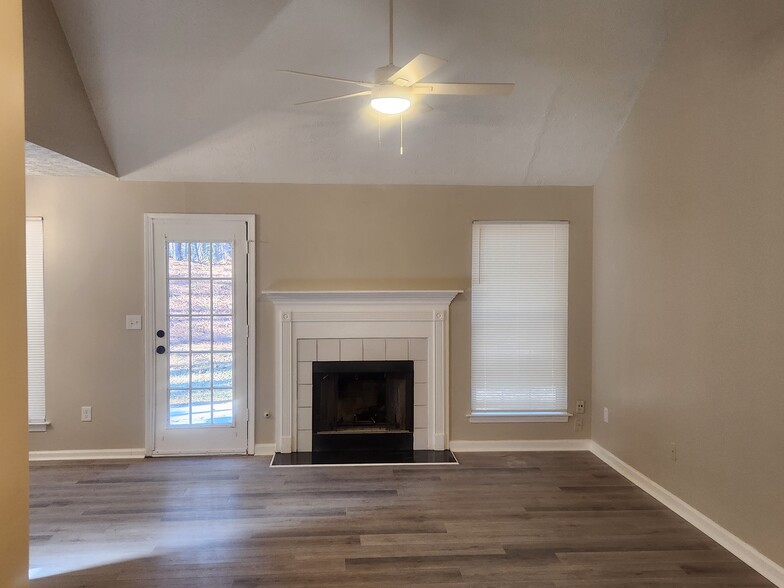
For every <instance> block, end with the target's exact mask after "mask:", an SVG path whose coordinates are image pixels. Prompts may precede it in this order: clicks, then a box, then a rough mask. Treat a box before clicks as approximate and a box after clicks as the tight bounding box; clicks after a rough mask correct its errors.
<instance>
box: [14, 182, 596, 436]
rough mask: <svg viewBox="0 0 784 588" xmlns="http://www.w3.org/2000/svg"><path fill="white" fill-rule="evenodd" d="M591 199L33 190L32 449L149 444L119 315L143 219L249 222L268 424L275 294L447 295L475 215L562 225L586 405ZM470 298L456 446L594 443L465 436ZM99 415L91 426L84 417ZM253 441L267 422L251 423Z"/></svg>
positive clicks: (575, 381) (458, 352) (439, 191)
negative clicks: (42, 307)
mask: <svg viewBox="0 0 784 588" xmlns="http://www.w3.org/2000/svg"><path fill="white" fill-rule="evenodd" d="M591 195H592V190H591V189H590V188H482V187H442V186H417V187H411V186H409V187H406V186H396V187H383V186H296V185H249V184H178V183H141V182H118V181H116V180H111V179H98V178H82V179H77V178H70V179H68V178H45V177H34V178H28V212H29V214H33V215H41V216H43V217H44V227H45V229H44V230H45V243H46V252H45V255H46V259H45V267H46V270H45V276H46V278H45V279H46V283H45V286H46V321H47V323H46V328H47V333H46V335H47V338H46V354H47V355H46V358H47V413H48V415H49V417H50V418H51V421H52V427H51V429H50V430H49V431H48V432H47V433H34V434H31V436H30V442H31V448H32V449H33V450H45V449H47V450H56V449H97V448H123V447H143V446H144V412H143V409H144V392H143V385H144V380H143V375H144V365H143V364H144V359H143V343H142V335H141V332H139V331H126V330H125V329H124V316H125V315H126V314H135V313H142V312H143V304H144V298H143V292H144V290H143V280H144V276H143V242H142V235H143V213H144V212H226V213H255V214H257V215H258V217H257V219H258V221H257V225H258V226H257V239H258V241H259V244H258V257H257V259H258V268H257V275H258V283H257V294H258V298H259V305H258V325H257V326H258V339H257V340H258V359H257V370H258V372H257V374H258V392H257V414H258V415H261V414H262V413H263V412H264V411H270V412H273V414H274V382H275V380H274V372H273V370H274V349H273V330H274V322H273V318H274V317H273V308H272V305H271V304H270V303H269V302H268V301H267V300H266V299H265V297H263V296H262V295H261V294H260V292H261V290H264V289H269V288H292V289H295V288H305V289H306V288H342V289H351V288H358V289H372V288H378V289H383V288H431V289H433V288H457V289H465V290H467V289H468V288H469V286H470V274H471V221H472V220H474V219H567V220H570V221H572V225H571V254H570V255H571V257H570V278H571V279H570V309H569V310H570V324H569V328H570V348H569V356H570V358H569V361H570V364H569V383H570V391H571V399H570V401H571V402H572V405H573V403H574V400H575V399H577V398H583V399H585V400H586V401H590V392H591V391H590V380H591V375H590V369H591V353H590V348H591V333H590V329H591V242H592V234H591V215H592V203H591ZM469 310H470V299H469V295H468V294H465V295H461V296H459V297H458V298H457V299H456V300H455V302H454V303H453V307H452V317H451V319H452V320H451V328H452V331H451V350H452V363H451V388H452V390H451V427H452V438H453V439H546V438H555V439H562V438H570V437H589V436H590V423H589V422H586V423H585V427H584V429H583V431H582V432H580V433H575V432H574V431H573V425H572V424H571V423H568V424H561V423H544V424H527V423H523V424H520V423H515V424H469V423H468V421H467V419H466V417H465V414H466V413H467V412H468V411H469V407H470V372H469V360H470V340H469V337H470V330H469V326H470V325H469V321H470V313H469ZM82 405H91V406H92V407H93V422H92V423H82V422H80V421H79V407H80V406H82ZM256 429H257V442H258V443H265V442H272V441H273V439H274V433H273V429H274V423H273V422H272V420H263V419H260V418H259V419H257V427H256Z"/></svg>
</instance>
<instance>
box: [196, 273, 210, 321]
mask: <svg viewBox="0 0 784 588" xmlns="http://www.w3.org/2000/svg"><path fill="white" fill-rule="evenodd" d="M210 281H211V280H191V314H210V302H211V300H210V298H211V297H210Z"/></svg>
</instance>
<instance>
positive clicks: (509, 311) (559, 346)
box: [471, 222, 569, 417]
mask: <svg viewBox="0 0 784 588" xmlns="http://www.w3.org/2000/svg"><path fill="white" fill-rule="evenodd" d="M472 259H473V261H472V291H471V409H472V416H474V415H477V416H481V415H485V416H494V415H497V416H502V415H514V414H530V415H541V416H559V415H563V416H564V417H565V416H566V408H567V395H566V390H567V386H566V374H567V318H568V275H569V223H568V222H475V223H474V226H473V258H472Z"/></svg>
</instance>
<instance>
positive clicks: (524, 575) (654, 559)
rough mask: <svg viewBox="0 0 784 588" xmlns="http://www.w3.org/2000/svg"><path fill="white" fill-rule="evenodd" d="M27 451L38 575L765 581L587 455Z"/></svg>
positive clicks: (231, 587)
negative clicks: (60, 457)
mask: <svg viewBox="0 0 784 588" xmlns="http://www.w3.org/2000/svg"><path fill="white" fill-rule="evenodd" d="M457 457H458V459H459V460H460V465H451V466H381V467H331V468H319V467H313V468H270V467H269V465H268V464H269V458H260V457H259V458H249V457H248V458H243V457H211V458H168V459H163V458H160V459H146V460H134V461H111V462H54V463H47V464H43V463H35V464H32V465H31V488H30V502H31V515H30V516H31V521H30V522H31V536H30V541H31V564H30V565H31V568H32V574H33V576H34V577H35V576H40V578H39V579H36V580H34V581H33V582H32V586H33V587H34V588H38V587H40V588H43V587H57V588H69V587H76V586H85V587H93V586H109V587H112V588H124V587H130V586H144V587H147V588H154V587H166V588H185V587H188V588H200V587H210V588H213V587H215V588H250V587H255V586H373V587H375V586H403V585H414V584H416V585H428V586H435V585H438V586H465V585H471V586H499V587H500V586H528V587H541V588H545V587H546V588H556V587H570V588H580V587H585V588H587V587H602V588H604V587H619V586H634V587H646V586H668V587H674V586H702V587H712V588H721V587H738V586H744V587H745V586H748V587H751V586H772V584H770V583H769V582H767V581H766V580H765V579H764V578H762V577H761V576H760V575H758V574H757V573H756V572H754V571H753V570H752V569H751V568H749V567H748V566H747V565H745V564H744V563H742V562H741V561H740V560H738V559H737V558H736V557H734V556H733V555H731V554H730V553H729V552H727V551H726V550H724V549H723V548H721V547H720V546H719V545H718V544H716V543H715V542H714V541H712V540H711V539H709V538H708V537H706V536H705V535H703V534H702V533H701V532H699V531H698V530H696V529H695V528H694V527H692V526H691V525H689V524H688V523H686V522H685V521H684V520H682V519H681V518H680V517H678V516H677V515H675V514H674V513H672V512H670V511H669V510H667V509H666V508H664V507H663V506H662V505H661V504H659V503H658V502H657V501H655V500H654V499H653V498H651V497H650V496H648V495H647V494H645V493H644V492H643V491H642V490H640V489H639V488H637V487H635V486H633V485H632V484H631V483H629V482H628V481H627V480H626V479H625V478H623V477H622V476H620V475H619V474H617V473H616V472H615V471H614V470H612V469H611V468H610V467H608V466H607V465H605V464H604V463H602V462H601V461H600V460H599V459H598V458H596V457H595V456H594V455H592V454H591V453H588V452H541V453H539V452H536V453H530V452H528V453H492V454H491V453H482V454H469V453H460V454H458V455H457Z"/></svg>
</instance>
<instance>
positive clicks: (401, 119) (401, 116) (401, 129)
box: [400, 112, 403, 155]
mask: <svg viewBox="0 0 784 588" xmlns="http://www.w3.org/2000/svg"><path fill="white" fill-rule="evenodd" d="M400 155H403V113H402V112H401V113H400Z"/></svg>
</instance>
